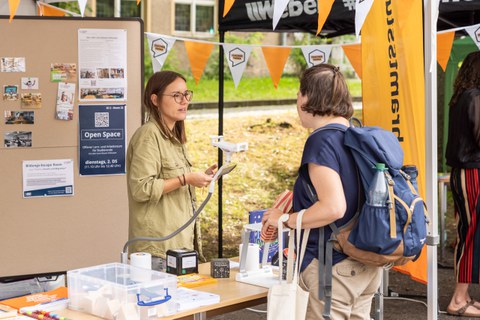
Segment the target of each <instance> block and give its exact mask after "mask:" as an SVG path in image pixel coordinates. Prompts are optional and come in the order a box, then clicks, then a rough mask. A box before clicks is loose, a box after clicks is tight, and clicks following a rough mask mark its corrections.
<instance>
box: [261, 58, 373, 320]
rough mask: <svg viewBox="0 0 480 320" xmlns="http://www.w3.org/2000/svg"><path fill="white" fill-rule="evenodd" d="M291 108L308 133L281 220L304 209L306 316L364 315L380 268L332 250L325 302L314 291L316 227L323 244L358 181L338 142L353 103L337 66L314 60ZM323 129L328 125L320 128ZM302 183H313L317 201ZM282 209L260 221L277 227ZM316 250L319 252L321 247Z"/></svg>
mask: <svg viewBox="0 0 480 320" xmlns="http://www.w3.org/2000/svg"><path fill="white" fill-rule="evenodd" d="M297 111H298V115H299V118H300V121H301V123H302V126H303V127H305V128H306V129H313V132H312V133H311V134H310V136H309V137H308V139H307V141H306V142H305V146H304V150H303V155H302V159H301V163H300V169H299V176H298V178H297V180H296V182H295V185H294V192H293V194H294V196H293V210H294V213H293V214H291V215H290V217H289V219H288V220H287V221H286V222H285V223H284V224H285V226H286V227H288V228H291V229H294V228H296V219H297V215H298V212H299V211H302V210H304V214H303V221H302V226H301V228H304V229H311V231H310V236H309V237H308V241H307V248H306V253H305V257H304V259H303V263H302V265H301V266H300V271H301V273H300V284H301V286H302V287H303V289H305V290H307V291H309V293H310V295H309V301H308V307H307V317H306V319H323V318H324V317H325V318H327V317H328V315H329V316H330V318H331V319H370V309H371V304H372V298H373V296H374V294H375V292H376V291H377V289H378V288H379V286H380V281H381V268H379V267H375V266H369V265H365V264H363V263H361V262H358V261H355V260H353V259H351V258H350V257H348V256H346V255H345V254H343V253H340V252H337V251H334V252H333V256H332V259H333V270H332V298H331V306H329V305H328V304H326V303H325V301H326V299H324V297H322V296H321V295H323V294H324V293H325V292H326V291H323V290H319V288H322V286H320V278H319V260H318V257H319V236H320V230H321V229H322V228H321V227H325V228H323V230H324V236H323V239H325V241H324V243H325V244H326V243H327V240H328V239H329V238H330V235H331V233H332V231H331V229H330V227H329V226H328V225H329V224H330V223H335V224H337V225H338V226H340V225H344V224H345V223H347V222H348V221H350V219H352V217H353V216H354V214H355V212H356V211H357V206H358V195H359V190H358V188H359V185H360V183H359V181H358V176H357V170H356V166H355V161H354V159H353V157H352V154H351V152H350V150H348V149H347V147H346V146H345V145H344V143H343V138H344V135H345V132H344V131H345V130H346V128H348V127H349V119H350V118H351V117H352V115H353V106H352V99H351V96H350V93H349V91H348V87H347V84H346V81H345V79H344V77H343V75H342V73H341V72H340V71H339V68H338V67H336V66H333V65H330V64H320V65H317V66H313V67H311V68H309V69H307V70H305V72H304V73H303V75H302V77H301V80H300V89H299V92H298V94H297ZM329 128H331V129H333V130H325V129H329ZM339 129H340V130H339ZM307 186H312V187H313V189H314V190H313V192H315V193H316V195H317V197H318V200H317V201H315V200H314V199H313V198H312V197H311V194H309V190H308V187H307ZM282 214H283V212H281V211H280V210H278V209H275V208H271V209H268V210H267V211H266V212H265V213H264V216H263V221H262V222H263V223H264V224H266V225H268V226H273V227H277V222H278V219H279V217H280V216H281V215H282ZM320 250H322V251H324V250H325V246H323V248H320ZM327 294H328V292H327ZM329 309H330V310H329Z"/></svg>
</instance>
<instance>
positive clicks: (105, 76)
mask: <svg viewBox="0 0 480 320" xmlns="http://www.w3.org/2000/svg"><path fill="white" fill-rule="evenodd" d="M78 69H79V76H80V79H79V81H78V88H79V95H80V97H79V99H80V101H125V100H126V99H127V30H123V29H79V30H78Z"/></svg>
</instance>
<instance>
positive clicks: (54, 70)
mask: <svg viewBox="0 0 480 320" xmlns="http://www.w3.org/2000/svg"><path fill="white" fill-rule="evenodd" d="M50 81H51V82H77V64H76V63H52V64H51V65H50Z"/></svg>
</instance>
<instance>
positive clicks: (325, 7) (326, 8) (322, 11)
mask: <svg viewBox="0 0 480 320" xmlns="http://www.w3.org/2000/svg"><path fill="white" fill-rule="evenodd" d="M334 2H335V0H318V1H317V7H318V23H317V36H318V34H319V33H320V31H322V28H323V25H324V24H325V21H327V18H328V15H329V14H330V11H331V10H332V6H333V3H334Z"/></svg>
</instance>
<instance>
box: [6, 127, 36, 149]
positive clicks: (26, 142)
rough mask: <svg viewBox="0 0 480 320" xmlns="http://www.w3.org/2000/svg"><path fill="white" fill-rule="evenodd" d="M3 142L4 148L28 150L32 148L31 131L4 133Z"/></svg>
mask: <svg viewBox="0 0 480 320" xmlns="http://www.w3.org/2000/svg"><path fill="white" fill-rule="evenodd" d="M3 141H4V146H5V148H30V147H31V146H32V132H31V131H11V132H4V134H3Z"/></svg>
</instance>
